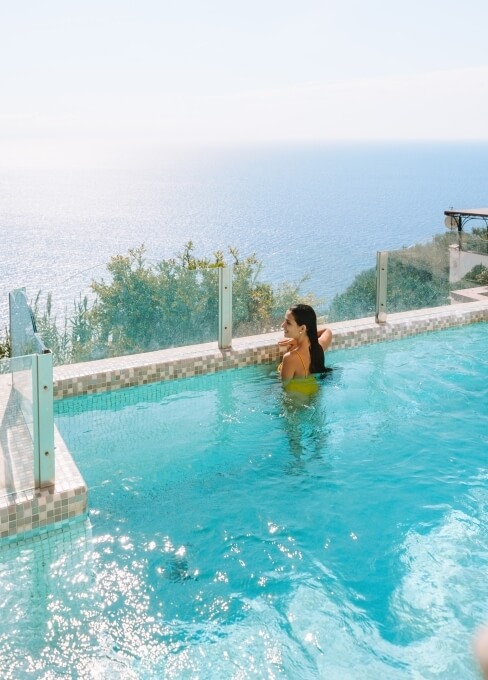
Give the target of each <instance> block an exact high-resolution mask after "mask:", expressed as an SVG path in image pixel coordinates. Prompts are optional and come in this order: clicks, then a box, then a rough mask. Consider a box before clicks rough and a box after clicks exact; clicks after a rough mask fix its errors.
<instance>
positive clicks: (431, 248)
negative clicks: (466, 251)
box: [386, 238, 451, 314]
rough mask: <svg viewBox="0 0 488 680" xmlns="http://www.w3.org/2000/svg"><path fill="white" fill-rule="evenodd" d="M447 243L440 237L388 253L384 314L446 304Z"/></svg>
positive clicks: (448, 283)
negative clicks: (426, 242)
mask: <svg viewBox="0 0 488 680" xmlns="http://www.w3.org/2000/svg"><path fill="white" fill-rule="evenodd" d="M449 252H450V250H449V244H448V243H447V241H446V240H445V239H444V238H439V239H437V240H436V239H434V240H433V241H432V242H430V243H428V244H418V245H415V246H412V247H410V248H402V249H401V250H393V251H390V252H389V253H388V276H387V288H386V311H387V313H388V314H393V313H395V312H406V311H410V310H414V309H422V308H426V307H439V306H441V305H447V304H449V303H450V301H451V300H450V292H451V285H450V281H449Z"/></svg>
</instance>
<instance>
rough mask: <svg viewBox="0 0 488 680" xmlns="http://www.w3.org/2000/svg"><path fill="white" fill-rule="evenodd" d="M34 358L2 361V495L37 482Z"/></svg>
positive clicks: (0, 390)
mask: <svg viewBox="0 0 488 680" xmlns="http://www.w3.org/2000/svg"><path fill="white" fill-rule="evenodd" d="M33 360H35V357H32V356H25V357H14V358H12V359H2V360H1V361H0V495H6V494H8V493H13V492H18V491H25V490H27V489H32V488H34V485H35V480H34V418H33V382H32V364H33Z"/></svg>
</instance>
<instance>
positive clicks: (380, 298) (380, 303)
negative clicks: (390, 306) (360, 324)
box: [375, 250, 388, 323]
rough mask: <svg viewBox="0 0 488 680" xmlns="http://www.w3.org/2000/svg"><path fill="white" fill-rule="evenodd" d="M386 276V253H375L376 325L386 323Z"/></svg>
mask: <svg viewBox="0 0 488 680" xmlns="http://www.w3.org/2000/svg"><path fill="white" fill-rule="evenodd" d="M387 274H388V251H387V250H380V251H378V252H377V253H376V314H375V320H376V323H385V322H386V280H387Z"/></svg>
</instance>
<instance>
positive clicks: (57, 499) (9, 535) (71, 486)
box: [0, 426, 88, 545]
mask: <svg viewBox="0 0 488 680" xmlns="http://www.w3.org/2000/svg"><path fill="white" fill-rule="evenodd" d="M54 450H55V456H56V481H55V483H54V484H53V485H51V486H48V487H45V488H42V489H26V490H17V491H12V492H11V493H8V494H6V495H5V496H2V497H0V545H3V544H4V543H6V542H12V541H15V542H18V541H21V540H25V539H27V538H29V537H32V536H37V535H39V534H42V533H43V532H48V531H49V532H50V531H53V530H55V529H59V528H61V527H65V526H68V525H71V524H72V523H73V522H77V521H79V520H82V519H84V518H85V517H86V516H87V506H88V491H87V486H86V483H85V480H84V479H83V477H82V475H81V473H80V471H79V470H78V467H77V465H76V463H75V461H74V460H73V458H72V456H71V453H70V452H69V450H68V447H67V446H66V443H65V441H64V440H63V438H62V436H61V434H60V433H59V430H58V429H57V427H56V426H55V427H54ZM31 455H32V453H31Z"/></svg>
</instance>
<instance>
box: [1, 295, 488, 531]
mask: <svg viewBox="0 0 488 680" xmlns="http://www.w3.org/2000/svg"><path fill="white" fill-rule="evenodd" d="M479 321H488V298H487V297H486V296H482V299H480V300H475V301H473V302H467V303H456V304H452V305H448V306H445V307H437V308H431V309H422V310H416V311H412V312H405V313H401V314H390V315H389V316H388V319H387V322H386V323H385V324H377V323H375V321H374V318H367V319H358V320H355V321H347V322H341V323H335V324H330V326H329V327H330V328H331V329H332V331H333V333H334V340H333V344H332V350H337V349H345V348H352V347H358V346H360V345H365V344H370V343H375V342H383V341H388V340H398V339H401V338H405V337H408V336H411V335H415V334H417V333H425V332H430V331H437V330H442V329H446V328H452V327H455V326H460V325H465V324H470V323H476V322H479ZM281 337H282V333H281V332H276V333H269V334H266V335H257V336H251V337H246V338H238V339H235V340H234V341H233V346H232V349H228V350H219V349H218V347H217V343H216V342H212V343H207V344H203V345H193V346H188V347H176V348H172V349H165V350H160V351H156V352H147V353H144V354H137V355H131V356H124V357H115V358H112V359H102V360H99V361H92V362H87V363H80V364H71V365H66V366H58V367H55V369H54V398H55V399H63V398H66V397H71V396H78V395H84V394H92V393H95V392H100V391H104V390H115V389H122V388H126V387H131V386H134V385H140V384H145V383H149V382H157V381H161V380H172V379H175V378H184V377H190V376H193V375H198V374H202V373H209V372H215V371H221V370H225V369H227V368H237V367H242V366H248V365H251V364H261V363H269V362H272V361H277V360H278V358H279V355H280V350H279V348H278V345H277V341H278V339H279V338H281ZM0 378H1V379H2V381H0V409H2V410H1V414H0V415H1V420H0V470H1V474H0V540H2V539H7V540H16V539H18V538H19V537H23V538H24V537H26V536H29V535H32V533H33V532H40V531H42V530H46V529H47V528H48V527H49V528H54V527H59V526H63V524H64V523H69V522H70V521H72V520H73V519H74V518H76V517H83V516H84V515H85V514H86V504H87V490H86V486H85V483H84V481H83V479H82V477H81V475H80V473H79V471H78V469H77V468H76V465H75V463H74V462H73V459H72V458H71V455H70V453H69V451H68V450H67V448H66V445H65V443H64V441H63V440H62V438H61V436H60V434H59V432H58V431H57V430H56V431H55V454H56V484H55V485H54V486H53V487H49V488H46V489H38V490H33V489H32V482H31V480H32V476H33V475H32V472H31V470H32V445H31V444H30V441H29V439H28V437H29V435H28V433H27V432H26V427H25V425H24V424H23V423H22V420H21V419H20V418H19V412H18V408H17V406H16V404H15V399H14V397H13V395H11V391H10V388H11V386H10V384H9V382H8V380H9V376H0ZM31 475H32V476H31Z"/></svg>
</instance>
